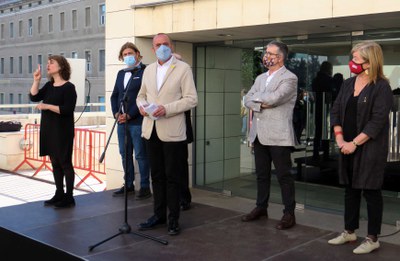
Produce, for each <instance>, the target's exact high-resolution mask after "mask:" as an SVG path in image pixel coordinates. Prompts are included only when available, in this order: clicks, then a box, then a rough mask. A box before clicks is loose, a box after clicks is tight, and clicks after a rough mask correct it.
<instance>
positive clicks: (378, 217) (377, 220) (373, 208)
mask: <svg viewBox="0 0 400 261" xmlns="http://www.w3.org/2000/svg"><path fill="white" fill-rule="evenodd" d="M353 159H354V158H353V155H349V156H345V158H344V164H346V168H347V171H348V173H349V177H348V178H349V184H348V185H347V186H346V188H345V192H344V193H345V194H344V226H345V229H346V230H351V231H354V230H356V229H358V228H359V220H360V206H361V194H363V196H364V198H365V201H366V202H367V214H368V235H373V236H378V235H379V234H380V233H381V225H382V216H383V198H382V191H381V190H380V189H378V190H375V189H354V188H352V176H353Z"/></svg>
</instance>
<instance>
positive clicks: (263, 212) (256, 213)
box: [242, 207, 268, 222]
mask: <svg viewBox="0 0 400 261" xmlns="http://www.w3.org/2000/svg"><path fill="white" fill-rule="evenodd" d="M262 216H265V217H266V218H268V211H267V209H265V208H259V207H256V208H255V209H253V210H252V211H251V212H250V213H249V214H247V215H244V216H243V217H242V221H243V222H249V221H253V220H256V219H259V218H260V217H262Z"/></svg>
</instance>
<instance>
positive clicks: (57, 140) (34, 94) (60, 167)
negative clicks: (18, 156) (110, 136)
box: [29, 55, 77, 208]
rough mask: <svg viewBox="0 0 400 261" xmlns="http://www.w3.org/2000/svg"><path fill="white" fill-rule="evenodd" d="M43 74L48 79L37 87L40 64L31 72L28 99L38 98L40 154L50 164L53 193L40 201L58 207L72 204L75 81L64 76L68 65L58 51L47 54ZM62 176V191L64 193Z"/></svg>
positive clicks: (66, 74) (69, 72) (69, 70)
mask: <svg viewBox="0 0 400 261" xmlns="http://www.w3.org/2000/svg"><path fill="white" fill-rule="evenodd" d="M47 75H48V78H49V79H50V80H49V81H48V82H47V83H46V84H45V85H44V86H43V87H42V88H41V89H39V84H40V80H41V78H42V72H41V68H40V66H38V69H37V70H36V71H35V72H34V73H33V84H32V87H31V90H30V94H29V96H30V99H31V101H33V102H39V101H42V102H41V103H39V104H38V105H37V106H36V108H37V109H39V110H40V111H41V114H42V115H41V120H40V156H46V155H48V156H49V157H50V160H51V165H52V168H53V176H54V181H55V184H56V193H55V195H54V196H53V197H52V198H51V199H50V200H46V201H45V202H44V205H45V206H54V207H58V208H65V207H72V206H75V200H74V198H73V189H74V178H75V173H74V167H73V166H72V147H73V141H74V110H75V105H76V97H77V96H76V91H75V85H73V84H72V83H70V82H69V81H68V80H69V79H70V76H71V67H70V65H69V63H68V61H67V60H66V59H65V58H64V57H63V56H60V55H52V56H49V58H48V62H47ZM64 177H65V181H66V193H64Z"/></svg>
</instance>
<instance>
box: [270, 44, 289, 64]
mask: <svg viewBox="0 0 400 261" xmlns="http://www.w3.org/2000/svg"><path fill="white" fill-rule="evenodd" d="M270 45H275V46H276V47H278V49H279V52H280V53H281V54H282V56H283V60H286V59H287V57H288V53H289V48H288V47H287V45H286V44H284V43H282V42H280V41H276V40H273V41H271V42H269V43H268V44H267V47H268V46H270Z"/></svg>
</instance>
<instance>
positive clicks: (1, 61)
mask: <svg viewBox="0 0 400 261" xmlns="http://www.w3.org/2000/svg"><path fill="white" fill-rule="evenodd" d="M0 73H1V74H4V58H1V59H0Z"/></svg>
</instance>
